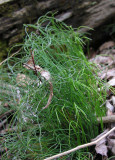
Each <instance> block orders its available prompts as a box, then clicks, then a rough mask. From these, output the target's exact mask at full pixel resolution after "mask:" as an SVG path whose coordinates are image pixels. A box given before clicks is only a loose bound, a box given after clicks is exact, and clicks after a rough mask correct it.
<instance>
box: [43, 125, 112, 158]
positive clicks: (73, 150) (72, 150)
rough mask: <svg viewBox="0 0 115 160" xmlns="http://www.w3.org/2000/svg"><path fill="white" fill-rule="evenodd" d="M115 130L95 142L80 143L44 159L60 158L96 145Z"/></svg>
mask: <svg viewBox="0 0 115 160" xmlns="http://www.w3.org/2000/svg"><path fill="white" fill-rule="evenodd" d="M114 130H115V127H114V128H112V129H111V130H110V131H108V132H107V133H106V134H104V135H103V136H102V137H100V138H98V139H97V140H95V141H93V142H90V143H87V144H83V145H80V146H77V147H75V148H73V149H70V150H68V151H65V152H62V153H59V154H56V155H54V156H52V157H49V158H46V159H44V160H51V159H55V158H59V157H61V156H64V155H67V154H69V153H72V152H75V151H77V150H79V149H82V148H86V147H89V146H92V145H96V144H97V143H98V142H99V141H100V140H102V139H103V138H105V137H106V136H108V135H109V134H110V133H111V132H113V131H114Z"/></svg>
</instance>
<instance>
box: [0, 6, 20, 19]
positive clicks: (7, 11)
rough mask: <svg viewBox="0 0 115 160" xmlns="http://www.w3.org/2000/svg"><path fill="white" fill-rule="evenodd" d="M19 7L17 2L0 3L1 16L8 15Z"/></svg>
mask: <svg viewBox="0 0 115 160" xmlns="http://www.w3.org/2000/svg"><path fill="white" fill-rule="evenodd" d="M18 9H19V7H18V5H17V4H9V3H7V4H6V3H5V4H2V5H0V14H1V15H3V16H8V17H9V16H10V17H11V15H12V13H13V12H14V11H16V10H18Z"/></svg>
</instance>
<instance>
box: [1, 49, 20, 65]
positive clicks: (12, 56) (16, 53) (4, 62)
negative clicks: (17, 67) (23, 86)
mask: <svg viewBox="0 0 115 160" xmlns="http://www.w3.org/2000/svg"><path fill="white" fill-rule="evenodd" d="M20 50H21V48H20V49H19V50H18V51H17V52H15V53H13V54H12V55H11V56H10V57H8V58H6V59H5V60H3V61H2V62H1V63H0V66H1V65H2V64H3V63H5V62H6V61H7V60H8V59H9V58H11V57H13V56H14V55H16V54H17V53H19V52H20Z"/></svg>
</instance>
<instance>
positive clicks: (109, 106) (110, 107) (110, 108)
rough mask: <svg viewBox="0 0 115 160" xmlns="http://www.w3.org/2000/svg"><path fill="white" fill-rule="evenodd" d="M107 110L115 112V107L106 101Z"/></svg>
mask: <svg viewBox="0 0 115 160" xmlns="http://www.w3.org/2000/svg"><path fill="white" fill-rule="evenodd" d="M106 108H107V109H108V110H110V111H111V112H114V106H113V105H111V103H110V102H109V101H106Z"/></svg>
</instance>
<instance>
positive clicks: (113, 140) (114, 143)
mask: <svg viewBox="0 0 115 160" xmlns="http://www.w3.org/2000/svg"><path fill="white" fill-rule="evenodd" d="M107 141H108V148H109V150H110V151H111V152H112V154H113V155H115V131H114V132H112V133H111V134H110V135H109V136H108V137H107Z"/></svg>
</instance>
